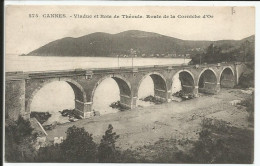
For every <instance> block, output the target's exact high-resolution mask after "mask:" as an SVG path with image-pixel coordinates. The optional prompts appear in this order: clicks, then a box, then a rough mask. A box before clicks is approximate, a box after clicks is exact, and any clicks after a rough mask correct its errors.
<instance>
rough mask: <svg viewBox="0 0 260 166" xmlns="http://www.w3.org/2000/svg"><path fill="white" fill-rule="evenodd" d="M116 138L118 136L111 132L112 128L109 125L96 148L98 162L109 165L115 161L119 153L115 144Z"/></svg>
mask: <svg viewBox="0 0 260 166" xmlns="http://www.w3.org/2000/svg"><path fill="white" fill-rule="evenodd" d="M118 138H119V135H117V134H116V133H115V132H113V126H112V125H111V124H109V125H108V129H107V130H106V132H105V135H103V136H102V139H101V142H100V145H99V147H98V159H99V162H106V163H111V162H116V161H117V159H118V156H119V155H120V154H119V153H120V152H119V151H118V150H117V148H116V146H115V143H116V140H117V139H118Z"/></svg>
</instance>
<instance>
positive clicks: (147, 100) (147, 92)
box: [137, 73, 167, 107]
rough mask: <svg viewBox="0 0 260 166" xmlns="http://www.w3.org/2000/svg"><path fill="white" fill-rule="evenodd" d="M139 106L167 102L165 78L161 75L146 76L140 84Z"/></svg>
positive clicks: (151, 74)
mask: <svg viewBox="0 0 260 166" xmlns="http://www.w3.org/2000/svg"><path fill="white" fill-rule="evenodd" d="M137 95H138V96H137V106H141V107H143V106H150V105H153V104H159V103H162V102H165V101H166V100H167V87H166V80H165V78H164V77H163V76H162V75H161V74H159V73H149V74H147V75H145V76H144V77H143V78H142V79H141V80H140V82H139V84H138V94H137Z"/></svg>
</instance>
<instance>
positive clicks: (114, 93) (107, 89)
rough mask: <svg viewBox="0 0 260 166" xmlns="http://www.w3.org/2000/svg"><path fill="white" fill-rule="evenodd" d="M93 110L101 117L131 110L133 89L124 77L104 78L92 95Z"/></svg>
mask: <svg viewBox="0 0 260 166" xmlns="http://www.w3.org/2000/svg"><path fill="white" fill-rule="evenodd" d="M92 101H93V106H92V108H93V110H94V111H95V112H99V114H100V115H104V114H108V113H115V112H118V111H120V110H125V109H129V108H131V87H130V84H129V83H128V82H127V81H126V80H125V79H124V78H122V77H117V76H107V77H105V78H102V79H101V80H100V81H99V82H98V83H97V84H96V85H95V88H94V90H93V93H92Z"/></svg>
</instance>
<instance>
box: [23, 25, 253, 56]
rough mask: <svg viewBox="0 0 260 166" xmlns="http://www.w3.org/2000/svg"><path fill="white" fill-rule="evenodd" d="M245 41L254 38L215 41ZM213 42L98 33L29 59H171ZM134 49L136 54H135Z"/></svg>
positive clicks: (47, 48) (227, 44)
mask: <svg viewBox="0 0 260 166" xmlns="http://www.w3.org/2000/svg"><path fill="white" fill-rule="evenodd" d="M244 40H250V41H254V36H250V37H248V38H245V39H242V40H220V41H215V42H214V44H215V45H219V46H221V47H223V48H224V49H230V48H233V47H239V46H240V45H241V43H242V42H243V41H244ZM212 43H213V41H190V40H181V39H177V38H174V37H169V36H164V35H160V34H157V33H152V32H144V31H137V30H130V31H125V32H121V33H118V34H108V33H102V32H96V33H92V34H89V35H85V36H82V37H78V38H72V37H66V38H62V39H59V40H55V41H53V42H50V43H48V44H46V45H44V46H42V47H40V48H38V49H36V50H34V51H32V52H30V53H29V54H27V55H29V56H86V57H94V56H95V57H113V56H117V55H120V56H125V55H130V54H136V55H137V56H142V57H152V56H159V57H169V56H174V54H175V56H176V54H177V55H179V54H190V55H195V54H198V53H202V52H204V51H205V49H206V48H207V47H208V46H209V45H210V44H212ZM131 50H132V51H131Z"/></svg>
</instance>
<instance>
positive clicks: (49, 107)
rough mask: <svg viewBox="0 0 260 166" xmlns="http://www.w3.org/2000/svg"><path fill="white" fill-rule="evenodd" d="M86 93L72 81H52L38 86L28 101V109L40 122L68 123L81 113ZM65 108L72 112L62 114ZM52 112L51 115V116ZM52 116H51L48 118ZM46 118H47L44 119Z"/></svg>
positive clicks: (47, 123) (45, 123) (48, 123)
mask: <svg viewBox="0 0 260 166" xmlns="http://www.w3.org/2000/svg"><path fill="white" fill-rule="evenodd" d="M84 101H85V94H84V92H83V90H82V88H81V87H80V86H79V85H76V83H75V84H74V83H73V82H70V81H50V82H46V83H44V84H43V85H41V86H39V87H37V89H35V90H34V91H33V93H32V95H31V98H30V99H29V102H28V109H29V110H28V111H29V112H30V116H31V117H36V119H38V121H39V122H40V123H42V124H43V126H44V125H50V124H53V123H56V122H57V123H66V122H69V121H70V120H71V119H73V118H75V117H74V116H73V115H72V114H75V116H77V115H80V114H79V111H82V112H83V110H81V109H83V107H81V106H80V105H82V103H84ZM63 110H68V111H67V112H70V113H69V114H67V115H64V114H62V111H63ZM50 114H51V116H50ZM48 116H50V117H49V118H46V117H48ZM44 119H45V120H44Z"/></svg>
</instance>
